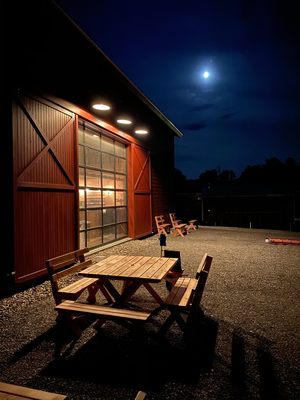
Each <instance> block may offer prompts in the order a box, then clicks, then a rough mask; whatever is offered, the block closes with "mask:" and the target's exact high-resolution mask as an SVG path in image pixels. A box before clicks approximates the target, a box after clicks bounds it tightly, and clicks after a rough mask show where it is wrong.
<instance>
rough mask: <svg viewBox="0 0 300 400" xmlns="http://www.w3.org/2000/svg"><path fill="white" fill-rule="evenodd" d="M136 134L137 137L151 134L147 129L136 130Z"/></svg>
mask: <svg viewBox="0 0 300 400" xmlns="http://www.w3.org/2000/svg"><path fill="white" fill-rule="evenodd" d="M134 132H135V133H136V134H137V135H147V133H149V132H148V131H147V130H146V129H136V130H135V131H134Z"/></svg>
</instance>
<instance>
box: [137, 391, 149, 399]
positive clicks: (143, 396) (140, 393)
mask: <svg viewBox="0 0 300 400" xmlns="http://www.w3.org/2000/svg"><path fill="white" fill-rule="evenodd" d="M146 398H147V393H146V392H143V391H141V390H139V391H138V392H137V394H136V396H135V399H134V400H145V399H146Z"/></svg>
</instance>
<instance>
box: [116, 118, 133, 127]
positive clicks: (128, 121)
mask: <svg viewBox="0 0 300 400" xmlns="http://www.w3.org/2000/svg"><path fill="white" fill-rule="evenodd" d="M117 123H118V124H123V125H130V124H132V121H130V120H129V119H123V118H121V119H117Z"/></svg>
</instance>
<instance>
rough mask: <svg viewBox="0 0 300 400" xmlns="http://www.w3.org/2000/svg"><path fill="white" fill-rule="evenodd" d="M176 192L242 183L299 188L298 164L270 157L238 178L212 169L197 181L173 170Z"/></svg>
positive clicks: (228, 171)
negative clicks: (207, 186)
mask: <svg viewBox="0 0 300 400" xmlns="http://www.w3.org/2000/svg"><path fill="white" fill-rule="evenodd" d="M175 182H176V190H177V191H180V192H201V191H202V188H203V186H206V185H215V184H226V183H229V182H231V183H233V182H235V183H236V184H238V183H241V184H242V183H243V184H279V185H281V184H284V185H292V186H300V164H298V163H297V162H296V161H295V160H294V159H293V158H287V159H286V161H285V162H281V161H280V160H279V159H278V158H276V157H272V158H269V159H266V160H265V163H264V164H262V165H248V166H247V167H246V168H245V169H244V171H243V172H242V173H241V175H240V176H239V177H237V176H236V174H235V172H234V171H232V170H221V169H212V170H207V171H204V172H202V173H200V175H199V178H198V179H187V178H186V177H185V176H184V175H183V174H182V172H181V171H180V170H178V169H175Z"/></svg>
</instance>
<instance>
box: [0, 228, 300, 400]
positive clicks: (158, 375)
mask: <svg viewBox="0 0 300 400" xmlns="http://www.w3.org/2000/svg"><path fill="white" fill-rule="evenodd" d="M267 237H277V238H279V237H280V238H294V239H300V233H295V232H282V231H267V230H254V229H241V228H220V227H201V228H200V229H198V230H197V231H195V232H192V233H190V234H189V235H187V236H186V237H184V238H181V237H176V238H174V237H168V238H167V248H168V249H173V250H179V251H180V252H181V258H182V264H183V268H184V270H185V271H184V272H185V273H186V274H188V275H191V276H194V274H195V271H196V269H197V266H198V264H199V261H200V259H201V258H202V256H203V254H204V253H205V252H207V253H208V254H209V255H211V256H213V264H212V267H211V270H210V274H209V278H208V281H207V286H206V288H205V293H204V296H203V299H202V305H203V310H204V312H205V319H204V321H203V322H202V330H201V333H199V340H198V344H197V345H195V346H194V347H193V348H192V349H190V348H187V347H186V345H185V342H184V341H183V340H182V335H181V332H180V330H179V329H178V327H177V326H176V325H173V326H172V328H171V330H170V331H169V333H168V335H167V339H168V340H167V342H166V343H160V342H157V341H156V340H155V339H154V337H153V335H147V334H146V335H145V336H143V337H142V336H137V335H136V334H135V333H133V332H132V331H127V330H126V329H125V328H122V327H120V326H118V325H116V324H113V323H110V322H109V323H106V324H105V325H104V326H103V328H102V330H101V332H97V331H96V330H95V329H94V328H93V326H89V327H88V328H87V329H86V330H85V331H84V333H83V335H82V336H81V338H80V339H79V340H78V341H77V342H75V343H70V344H69V346H68V347H67V348H66V352H65V353H64V355H63V357H58V358H57V357H55V356H54V354H55V345H56V342H57V341H56V339H57V328H56V325H55V317H56V312H55V311H54V301H53V298H52V292H51V288H50V284H49V282H48V281H45V282H43V283H41V284H38V285H37V286H34V287H31V288H29V289H26V290H24V291H22V292H19V293H15V294H13V295H11V296H9V297H5V298H2V299H0V312H1V314H0V321H1V332H0V380H1V381H4V382H8V383H14V384H18V385H25V386H29V387H32V388H38V389H41V390H48V391H53V392H57V393H63V394H66V395H68V399H74V400H75V399H76V400H79V399H80V400H92V399H103V400H106V399H110V400H111V399H124V400H126V399H134V397H135V395H136V393H137V391H138V390H145V391H147V392H148V395H149V400H151V399H174V400H177V399H203V400H205V399H209V400H214V399H225V400H226V399H239V400H240V399H272V400H273V399H288V400H293V399H295V400H296V399H297V400H298V399H299V398H300V374H299V369H300V362H299V361H300V340H299V336H300V330H299V326H300V318H299V299H300V293H299V291H300V289H299V288H300V284H299V275H300V273H299V265H300V262H299V261H300V246H297V245H273V244H267V243H265V239H266V238H267ZM112 254H124V255H130V254H141V255H154V256H155V255H156V256H159V255H160V246H159V242H158V237H157V236H152V237H150V238H147V239H144V240H136V241H128V242H126V243H123V244H120V245H118V246H114V247H111V248H108V249H105V250H102V251H101V252H98V253H94V254H92V255H91V258H92V259H93V260H95V261H96V260H97V259H99V258H100V257H103V256H108V255H112ZM158 291H159V292H160V293H161V295H162V296H164V295H166V293H167V291H166V288H165V285H164V284H163V283H162V284H161V285H160V286H159V289H158ZM134 300H135V301H136V303H137V304H140V305H141V306H144V307H149V308H150V307H152V306H155V305H154V304H153V302H152V300H151V297H149V295H148V293H147V292H146V291H145V292H144V291H143V290H140V292H138V293H137V294H136V295H135V299H134ZM98 301H99V302H102V301H103V299H102V298H101V297H100V296H99V298H98ZM164 317H165V314H164V313H161V314H160V316H159V317H158V318H157V319H156V321H155V323H154V324H149V327H148V326H147V331H148V332H149V333H151V332H153V331H155V329H157V327H158V326H159V324H160V323H161V321H162V319H163V318H164Z"/></svg>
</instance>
